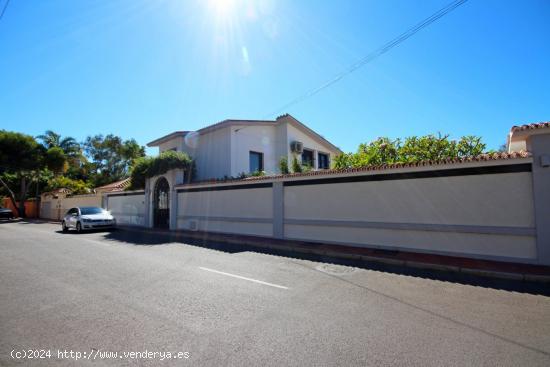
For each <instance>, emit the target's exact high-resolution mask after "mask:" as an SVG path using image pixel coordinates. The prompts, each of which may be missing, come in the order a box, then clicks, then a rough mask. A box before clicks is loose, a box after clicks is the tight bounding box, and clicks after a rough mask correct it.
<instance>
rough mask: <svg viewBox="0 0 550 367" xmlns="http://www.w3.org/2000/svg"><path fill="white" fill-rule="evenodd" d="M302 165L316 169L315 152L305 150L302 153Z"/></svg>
mask: <svg viewBox="0 0 550 367" xmlns="http://www.w3.org/2000/svg"><path fill="white" fill-rule="evenodd" d="M302 165H304V166H309V167H312V168H313V167H314V166H313V150H309V149H304V151H303V152H302Z"/></svg>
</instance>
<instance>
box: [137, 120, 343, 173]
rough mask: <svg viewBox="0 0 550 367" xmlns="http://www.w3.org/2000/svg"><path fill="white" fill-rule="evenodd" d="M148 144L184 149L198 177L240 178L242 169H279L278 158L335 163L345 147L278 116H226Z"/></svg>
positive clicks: (315, 164) (320, 164)
mask: <svg viewBox="0 0 550 367" xmlns="http://www.w3.org/2000/svg"><path fill="white" fill-rule="evenodd" d="M147 146H149V147H159V153H162V152H164V151H166V150H175V151H178V152H185V153H187V154H188V155H189V156H190V157H191V158H193V159H194V161H195V164H196V177H195V180H199V181H201V180H207V179H213V178H223V177H226V176H228V177H229V176H233V177H236V176H238V175H240V174H242V173H253V172H256V171H265V172H266V173H267V174H276V173H280V170H279V161H280V160H281V158H282V157H286V158H287V159H288V164H289V166H290V165H291V163H292V160H293V159H294V157H295V156H296V157H297V159H298V161H299V162H300V163H301V164H303V165H308V166H311V167H312V168H313V169H314V170H322V169H328V168H330V165H331V162H332V160H333V159H334V157H335V156H337V155H338V154H340V153H341V151H340V149H339V148H338V147H336V146H335V145H334V144H332V143H331V142H329V141H328V140H326V139H325V138H324V137H322V136H321V135H319V134H318V133H316V132H315V131H313V130H311V129H310V128H309V127H307V126H306V125H304V124H303V123H301V122H300V121H298V120H297V119H295V118H294V117H292V116H291V115H288V114H286V115H282V116H279V117H277V118H276V119H275V120H224V121H221V122H219V123H216V124H213V125H210V126H207V127H204V128H202V129H200V130H198V131H176V132H173V133H171V134H168V135H166V136H163V137H161V138H158V139H156V140H153V141H152V142H150V143H148V144H147Z"/></svg>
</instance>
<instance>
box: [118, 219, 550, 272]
mask: <svg viewBox="0 0 550 367" xmlns="http://www.w3.org/2000/svg"><path fill="white" fill-rule="evenodd" d="M120 229H122V230H126V231H138V232H143V233H149V234H154V233H163V234H167V235H171V236H175V237H176V239H178V240H182V241H184V240H185V239H200V240H204V241H215V242H222V243H228V244H237V245H245V246H251V247H255V248H264V249H270V250H278V251H290V252H294V253H302V254H314V255H321V256H327V257H330V258H335V259H346V260H355V261H361V262H365V263H382V264H387V265H394V266H400V267H409V268H416V269H426V270H436V271H444V272H454V273H463V274H470V275H477V276H482V277H491V278H500V279H510V280H516V281H528V282H548V283H550V266H543V265H530V264H521V263H509V262H502V261H492V260H478V259H470V258H465V257H455V256H444V255H433V254H423V253H415V252H406V251H391V250H381V249H368V248H361V247H352V246H341V245H329V244H319V243H312V242H306V241H293V240H280V239H274V238H267V237H256V236H245V235H234V234H221V233H211V232H198V231H183V230H178V231H170V230H165V229H150V228H142V227H130V226H120Z"/></svg>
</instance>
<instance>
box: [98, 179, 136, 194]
mask: <svg viewBox="0 0 550 367" xmlns="http://www.w3.org/2000/svg"><path fill="white" fill-rule="evenodd" d="M128 186H130V179H129V178H125V179H124V180H120V181H116V182H112V183H110V184H108V185H104V186H100V187H96V190H98V189H100V190H103V191H111V192H112V191H124V189H126V188H127V187H128Z"/></svg>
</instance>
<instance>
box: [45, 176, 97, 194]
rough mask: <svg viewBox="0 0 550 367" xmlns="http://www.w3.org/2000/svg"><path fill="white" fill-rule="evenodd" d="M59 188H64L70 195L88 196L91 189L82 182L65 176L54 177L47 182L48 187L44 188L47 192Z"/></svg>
mask: <svg viewBox="0 0 550 367" xmlns="http://www.w3.org/2000/svg"><path fill="white" fill-rule="evenodd" d="M60 188H66V189H69V190H71V194H73V195H79V194H88V193H90V191H91V189H90V187H89V185H88V184H86V183H85V182H84V181H82V180H73V179H71V178H69V177H65V176H56V177H53V178H51V179H50V180H48V185H47V186H46V190H47V191H53V190H56V189H60Z"/></svg>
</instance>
